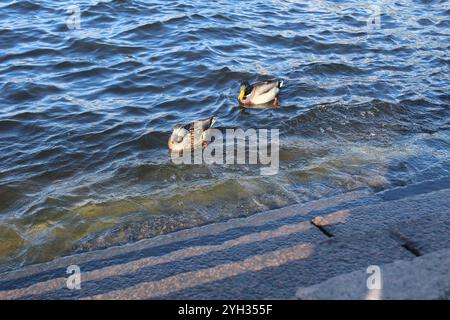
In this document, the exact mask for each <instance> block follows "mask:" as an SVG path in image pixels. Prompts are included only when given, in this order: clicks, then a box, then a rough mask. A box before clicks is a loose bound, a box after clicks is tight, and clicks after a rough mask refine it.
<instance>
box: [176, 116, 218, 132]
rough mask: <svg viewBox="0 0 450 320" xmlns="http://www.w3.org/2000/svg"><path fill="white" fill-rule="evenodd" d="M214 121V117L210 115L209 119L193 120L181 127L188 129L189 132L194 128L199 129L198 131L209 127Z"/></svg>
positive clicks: (215, 119)
mask: <svg viewBox="0 0 450 320" xmlns="http://www.w3.org/2000/svg"><path fill="white" fill-rule="evenodd" d="M216 121H217V118H216V117H211V118H209V119H203V120H196V121H194V122H191V123H188V124H186V125H184V126H183V128H184V129H186V130H187V131H189V132H190V133H194V130H196V129H199V131H201V132H203V131H206V130H208V129H209V128H211V127H212V126H213V124H214V123H215V122H216Z"/></svg>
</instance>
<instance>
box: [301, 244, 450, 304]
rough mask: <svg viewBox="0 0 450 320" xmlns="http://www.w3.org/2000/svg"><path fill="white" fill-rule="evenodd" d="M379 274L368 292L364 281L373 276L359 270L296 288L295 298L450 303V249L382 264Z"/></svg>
mask: <svg viewBox="0 0 450 320" xmlns="http://www.w3.org/2000/svg"><path fill="white" fill-rule="evenodd" d="M379 270H380V273H379V274H380V278H379V279H380V281H379V284H380V286H379V287H372V286H371V287H370V289H369V288H368V286H367V280H368V278H369V277H372V276H373V274H374V273H373V271H372V270H369V272H367V269H362V270H358V271H354V272H351V273H347V274H343V275H339V276H336V277H333V278H331V279H328V280H326V281H324V282H321V283H319V284H316V285H313V286H310V287H306V288H299V289H298V291H297V294H296V297H297V299H301V300H318V299H326V300H343V299H351V300H381V299H384V300H405V299H409V300H416V299H419V300H425V299H426V300H431V299H439V300H448V299H450V249H443V250H439V251H435V252H433V253H429V254H426V255H424V256H421V257H418V258H415V259H413V260H401V261H396V262H393V263H389V264H384V265H381V266H379ZM369 283H370V284H372V282H370V281H369Z"/></svg>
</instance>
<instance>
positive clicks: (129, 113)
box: [0, 0, 450, 270]
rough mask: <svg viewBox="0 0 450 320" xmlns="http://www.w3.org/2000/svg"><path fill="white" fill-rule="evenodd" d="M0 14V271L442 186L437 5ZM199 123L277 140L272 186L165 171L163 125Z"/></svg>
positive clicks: (111, 7)
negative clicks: (252, 99)
mask: <svg viewBox="0 0 450 320" xmlns="http://www.w3.org/2000/svg"><path fill="white" fill-rule="evenodd" d="M377 3H378V4H379V5H380V6H379V8H380V11H381V20H380V25H379V26H380V28H379V29H377V28H374V29H369V27H368V25H367V20H368V19H370V16H371V14H372V13H371V9H370V5H373V4H377ZM73 4H78V5H79V6H80V11H81V20H80V29H76V28H75V29H69V28H68V26H67V24H66V22H67V18H68V17H69V13H67V9H68V7H70V5H73ZM0 15H1V17H2V19H1V21H0V50H1V51H0V53H1V54H0V87H1V91H0V92H1V93H0V138H1V139H0V239H1V242H0V270H6V269H11V268H17V267H19V266H21V265H25V264H30V263H37V262H42V261H48V260H51V259H54V258H55V257H58V256H62V255H67V254H71V253H74V252H80V251H84V250H92V249H95V248H104V247H108V246H112V245H118V244H123V243H127V242H132V241H136V240H139V239H142V238H147V237H152V236H155V235H158V234H162V233H167V232H170V231H173V230H178V229H181V228H187V227H192V226H196V225H201V224H205V223H208V222H211V221H222V220H226V219H229V218H232V217H237V216H246V215H250V214H252V213H255V212H258V211H262V210H267V209H271V208H276V207H281V206H285V205H289V204H292V203H296V202H298V203H302V202H306V201H309V200H312V199H317V198H320V197H325V196H330V195H334V194H338V193H342V192H346V191H349V190H354V189H359V188H371V189H373V190H375V191H377V190H382V189H385V188H389V187H394V186H399V185H406V184H410V183H414V182H418V181H422V180H425V179H433V178H437V177H441V176H445V175H449V173H450V155H449V146H450V110H449V102H450V97H449V88H450V77H449V74H450V72H449V71H450V70H449V63H450V58H449V55H448V53H449V47H450V41H449V40H450V38H449V31H450V28H449V26H450V18H449V16H450V6H449V2H448V1H418V0H415V1H412V0H411V1H408V0H404V1H384V2H383V1H380V2H373V1H347V2H345V3H341V2H340V1H306V0H305V1H296V0H290V1H282V0H276V1H275V0H274V1H257V0H253V1H246V2H245V3H244V2H242V1H218V2H214V1H170V2H168V1H118V0H117V1H76V2H75V1H74V2H72V1H68V2H66V3H64V1H50V0H42V1H27V0H17V1H8V0H2V1H1V3H0ZM72 26H73V25H72ZM375 27H376V26H375ZM267 77H278V78H280V79H283V80H284V81H285V87H284V88H283V90H282V93H281V95H280V107H279V108H278V109H277V110H274V109H257V110H245V111H243V110H240V109H239V107H238V105H237V101H236V97H237V94H238V90H239V88H238V87H239V83H240V81H241V80H257V79H264V78H267ZM212 115H216V116H217V117H218V123H217V127H218V128H221V129H225V128H244V129H245V128H278V129H280V132H281V150H280V159H281V163H280V172H279V174H278V175H275V176H260V175H259V169H258V168H256V167H254V166H219V165H211V166H208V165H198V166H188V165H185V166H176V165H174V164H172V163H171V160H170V158H169V155H168V151H167V139H168V137H169V135H170V132H171V129H172V127H173V126H174V125H175V124H178V123H185V122H187V121H191V120H194V119H198V118H206V117H209V116H212Z"/></svg>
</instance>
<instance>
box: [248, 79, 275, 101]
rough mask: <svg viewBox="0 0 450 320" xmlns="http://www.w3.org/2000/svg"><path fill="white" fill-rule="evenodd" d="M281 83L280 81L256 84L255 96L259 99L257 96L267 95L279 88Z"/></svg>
mask: <svg viewBox="0 0 450 320" xmlns="http://www.w3.org/2000/svg"><path fill="white" fill-rule="evenodd" d="M280 83H281V82H280V81H278V80H274V81H265V82H260V83H256V84H254V85H253V88H254V89H253V96H254V97H257V96H260V95H263V94H265V93H268V92H269V91H270V90H272V89H274V88H279V87H280V86H279V84H280Z"/></svg>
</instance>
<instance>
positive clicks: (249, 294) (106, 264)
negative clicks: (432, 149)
mask: <svg viewBox="0 0 450 320" xmlns="http://www.w3.org/2000/svg"><path fill="white" fill-rule="evenodd" d="M444 186H445V185H444ZM440 187H442V186H440ZM449 187H450V186H449ZM430 190H432V192H428V193H427V188H426V185H423V184H422V185H421V187H420V188H417V187H415V189H414V192H413V193H412V196H406V195H408V192H407V190H404V189H402V192H400V193H399V195H401V196H398V195H397V196H396V193H395V190H391V191H389V193H382V194H373V193H371V192H370V191H367V190H361V191H355V192H350V193H348V194H344V195H339V196H336V197H332V198H329V199H320V200H317V201H312V202H309V203H306V204H298V205H294V206H290V207H286V208H282V209H277V210H272V211H267V212H262V213H260V214H256V215H253V216H251V217H248V218H241V219H232V220H229V221H227V222H223V223H215V224H211V225H207V226H203V227H198V228H193V229H187V230H182V231H179V232H174V233H172V234H167V235H163V236H159V237H155V238H152V239H148V240H143V241H139V242H137V243H134V244H130V245H126V246H122V247H114V248H110V249H106V250H100V251H95V252H89V253H84V254H78V255H73V256H69V257H64V258H60V259H56V260H55V261H52V262H49V263H45V264H40V265H33V266H29V267H26V268H23V269H21V270H18V271H15V272H10V273H6V274H1V275H0V299H166V298H173V299H180V298H182V299H267V298H275V299H280V298H281V299H282V298H286V299H287V298H293V297H294V296H295V292H296V291H297V289H298V288H299V287H309V286H312V285H315V284H317V283H321V282H323V281H326V280H327V279H329V278H332V277H335V276H339V275H342V274H345V273H349V272H353V271H356V270H360V269H365V268H367V266H369V265H373V264H376V265H383V264H388V263H391V262H393V261H396V260H412V259H414V258H415V257H416V255H421V254H423V253H428V252H433V251H436V250H438V249H442V248H450V242H449V241H450V239H449V234H450V232H449V231H450V230H449V225H450V223H449V222H450V211H449V210H450V189H439V188H437V187H435V188H434V189H433V188H432V189H430ZM419 191H420V192H419ZM386 199H390V200H389V201H386ZM73 264H76V265H78V266H79V267H80V269H81V281H82V283H81V290H69V289H68V288H67V287H66V280H67V277H68V275H67V274H66V268H67V267H68V266H69V265H73ZM445 276H447V277H449V278H450V275H449V274H446V275H445Z"/></svg>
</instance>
